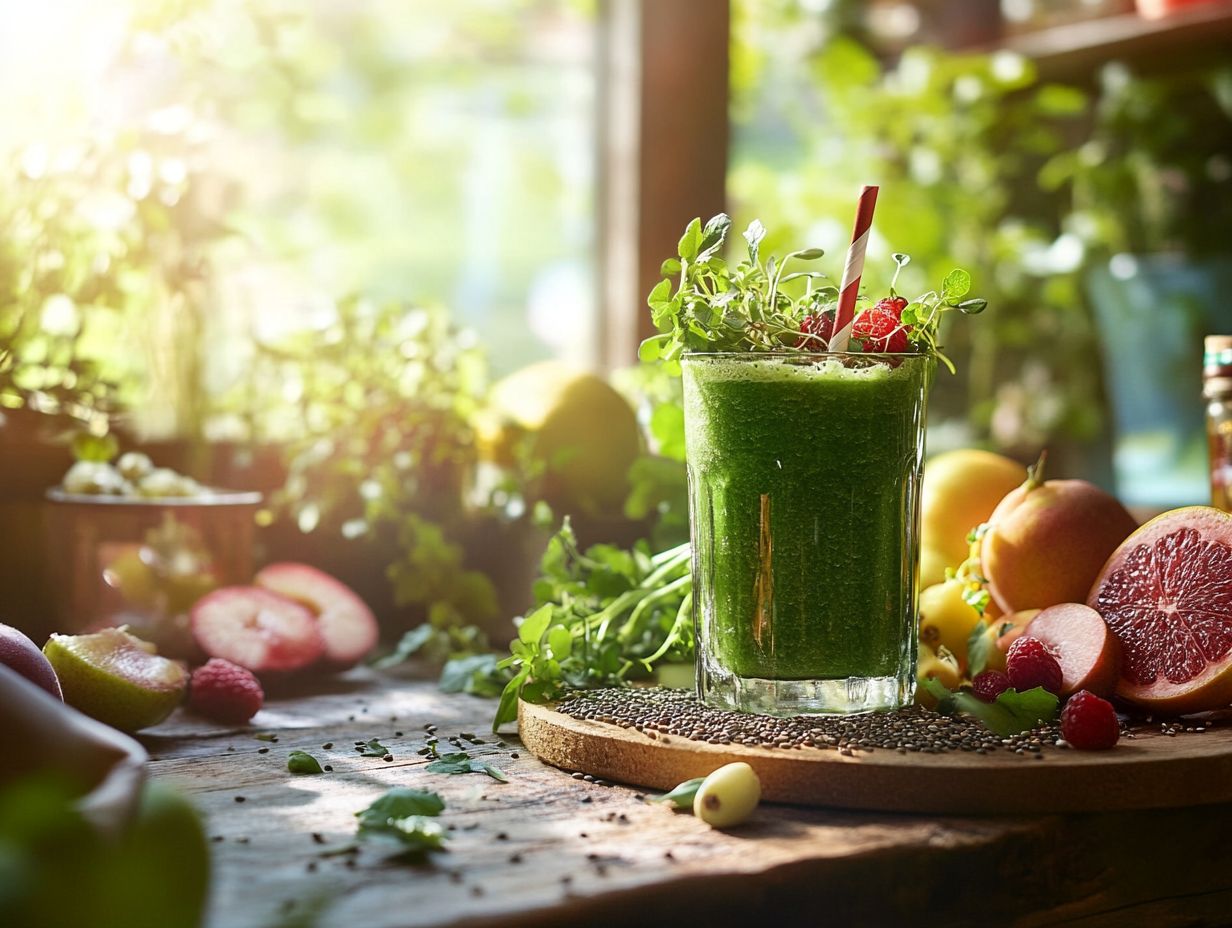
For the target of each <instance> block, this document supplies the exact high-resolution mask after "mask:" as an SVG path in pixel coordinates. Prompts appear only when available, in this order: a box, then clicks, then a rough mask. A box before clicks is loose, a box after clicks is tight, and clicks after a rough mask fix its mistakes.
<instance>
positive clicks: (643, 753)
mask: <svg viewBox="0 0 1232 928" xmlns="http://www.w3.org/2000/svg"><path fill="white" fill-rule="evenodd" d="M518 731H519V734H520V735H521V738H522V741H523V743H524V744H525V745H526V747H527V749H528V750H529V751H531V752H532V753H533V754H534V755H535V756H536V757H538V758H539V759H540V760H542V761H544V762H545V763H548V764H551V765H553V766H555V767H560V768H562V769H565V770H570V771H581V772H582V773H589V774H593V775H594V776H596V777H602V778H603V779H606V780H613V781H615V782H618V783H627V784H630V785H636V786H643V787H647V788H649V789H655V790H668V789H671V788H672V787H674V786H676V784H678V783H681V782H683V781H685V780H688V779H692V778H693V777H700V776H705V775H706V774H708V773H710V771H712V770H714V769H715V768H716V767H720V766H722V765H723V764H728V763H731V762H733V761H741V760H742V761H747V762H748V763H749V764H751V765H752V767H753V769H754V770H756V771H757V775H758V778H759V779H760V780H761V784H762V798H763V799H766V800H768V801H770V802H784V803H791V804H795V805H810V806H829V807H833V808H842V809H864V810H877V811H887V812H929V813H941V814H947V813H954V814H968V815H969V814H1007V815H1008V814H1016V813H1052V812H1103V811H1113V810H1118V809H1151V808H1162V807H1170V806H1190V805H1205V804H1209V803H1219V802H1232V726H1226V725H1220V726H1216V727H1213V728H1209V729H1208V730H1207V731H1205V732H1203V733H1201V734H1197V733H1183V734H1180V735H1176V736H1175V737H1168V736H1165V735H1162V734H1159V733H1157V732H1152V731H1148V732H1141V733H1137V737H1135V738H1134V739H1133V740H1122V741H1121V743H1120V744H1118V745H1117V746H1116V748H1114V749H1113V750H1111V751H1088V752H1083V751H1076V750H1072V749H1056V748H1052V749H1045V756H1044V759H1043V760H1035V759H1033V758H1032V757H1031V756H1029V755H1027V756H1023V755H1017V754H1012V753H1010V752H1008V751H1006V752H1001V753H996V754H986V755H977V754H967V753H961V752H952V753H945V754H915V753H912V754H899V753H898V752H897V751H889V750H877V751H872V752H867V751H857V752H856V754H855V756H852V757H845V756H843V755H840V754H839V753H838V751H835V750H821V749H818V748H795V749H785V750H775V749H767V748H752V747H746V746H743V745H712V744H704V743H701V742H697V741H689V740H688V739H685V738H680V737H675V736H662V735H660V736H658V737H656V738H653V739H652V738H650V737H648V736H647V735H644V734H642V733H641V732H638V731H636V730H634V729H631V728H629V729H626V728H619V727H617V726H615V725H608V724H604V723H601V722H593V721H586V720H580V719H574V718H571V717H569V716H567V715H562V714H561V713H559V712H556V711H555V710H554V709H553V708H552V706H550V705H547V706H539V705H532V704H530V703H525V702H522V703H519V705H518Z"/></svg>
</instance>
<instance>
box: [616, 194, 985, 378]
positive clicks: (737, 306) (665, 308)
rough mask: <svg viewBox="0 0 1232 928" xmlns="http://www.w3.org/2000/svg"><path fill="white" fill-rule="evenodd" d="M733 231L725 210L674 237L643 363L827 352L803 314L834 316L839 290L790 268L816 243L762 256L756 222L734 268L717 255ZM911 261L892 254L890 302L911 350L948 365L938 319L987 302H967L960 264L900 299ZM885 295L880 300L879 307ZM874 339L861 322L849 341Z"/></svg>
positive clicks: (815, 254) (816, 251)
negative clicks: (710, 355) (936, 283)
mask: <svg viewBox="0 0 1232 928" xmlns="http://www.w3.org/2000/svg"><path fill="white" fill-rule="evenodd" d="M730 230H731V219H730V218H729V217H728V216H727V215H726V214H724V213H720V214H719V215H717V216H715V217H714V218H713V219H711V220H710V221H709V222H707V223H706V224H705V225H704V226H703V225H702V223H701V220H700V219H694V220H693V221H692V222H690V223H689V225H688V227H687V228H686V229H685V231H684V235H682V236H681V238H680V243H679V246H678V248H677V251H678V253H679V257H676V258H668V259H667V260H666V261H664V262H663V265H662V266H661V267H660V272H661V273H662V274H663V280H661V281H659V283H658V284H657V285H656V286H655V288H654V289H653V290H651V292H650V295H649V297H647V303H648V304H649V305H650V310H651V313H652V316H653V319H654V324H655V328H657V329H658V330H659V333H660V334H658V335H653V336H651V337H650V338H648V339H646V340H645V341H644V342H642V345H641V348H640V349H639V351H638V356H639V357H640V358H641V359H642V360H643V361H655V360H662V361H666V362H668V363H669V364H672V365H675V364H677V363H678V362H679V360H680V358H681V356H682V355H683V354H685V353H686V352H690V351H784V350H803V351H817V350H824V349H825V345H824V344H822V342H823V339H820V338H818V337H817V336H816V335H815V334H814V332H813V331H812V327H811V326H810V325H808V324H807V323H806V322H805V320H807V319H810V317H812V318H820V317H823V316H825V315H826V314H833V313H834V311H835V309H836V308H837V305H838V288H837V287H835V286H834V285H833V284H829V283H820V282H822V281H825V280H826V275H825V274H824V273H822V272H821V271H817V270H807V269H804V270H794V269H793V270H791V271H788V265H789V264H792V263H793V262H808V261H815V260H816V259H818V258H820V257H821V256H822V254H823V252H822V250H821V249H820V248H802V249H800V250H798V251H793V252H790V253H789V254H787V255H786V256H784V257H783V259H782V260H781V261H780V260H779V259H778V258H776V257H774V256H771V257H769V258H767V259H766V261H765V262H764V263H763V262H762V260H761V254H760V248H761V242H762V239H764V238H765V236H766V229H765V226H763V225H762V224H761V222H760V221H759V220H756V219H755V220H753V221H752V222H751V223H750V224H749V227H748V229H746V230H745V232H744V240H745V244H746V245H747V257H746V258H745V260H742V261H741V262H740V263H739V264H737V265H736V266H735V267H734V268H733V267H732V266H731V264H729V262H728V261H727V260H726V259H725V258H724V257H723V246H724V244H725V243H726V241H727V234H728V232H729V231H730ZM910 260H911V259H910V258H909V257H908V256H907V255H901V254H896V255H894V261H895V264H896V270H895V273H894V278H893V280H891V282H890V287H889V298H888V300H889V301H890V302H891V303H892V304H893V305H894V311H895V312H896V313H898V323H897V328H898V330H899V331H901V332H903V333H904V334H905V335H906V340H905V341H906V343H907V345H908V346H909V350H912V351H917V352H921V353H931V354H935V355H936V356H937V357H939V358H940V359H941V360H942V361H943V362H944V363H945V364H946V366H947V367H949V368H950V370H953V369H954V366H953V364H952V363H950V361H949V359H948V358H946V357H945V356H944V355H943V354H942V353H941V350H940V344H939V342H938V330H939V327H940V324H941V318H942V316H943V315H944V314H945V313H946V312H947V311H949V310H958V311H959V312H962V313H965V314H968V315H974V314H976V313H979V312H982V311H983V310H984V308H985V307H986V306H987V303H986V301H984V300H982V299H975V298H972V299H963V298H964V297H965V296H966V295H967V293H968V291H969V290H970V289H971V275H970V274H968V273H967V272H966V271H964V270H961V269H955V270H953V271H951V272H950V273H949V274H947V275H946V278H945V281H944V282H943V283H942V285H941V287H940V288H939V289H937V290H930V291H928V292H927V293H925V294H922V295H921V296H919V297H917V298H915V299H914V300H906V299H903V298H901V297H899V296H898V294H897V293H896V292H895V291H894V283H895V282H896V281H897V279H898V273H899V271H901V270H902V269H903V268H904V267H905V266H906V265H907V263H908V262H909V261H910ZM860 302H868V299H867V297H863V296H861V297H860ZM885 302H886V301H880V302H878V303H877V304H876V305H877V307H878V308H880V307H881V306H882V305H883V304H884V303H885ZM858 307H859V302H858V303H857V309H858ZM857 323H858V319H857ZM886 335H887V333H885V332H878V340H882V341H883V343H884V339H885V337H886ZM871 341H873V339H871V338H870V339H867V340H862V339H861V338H860V326H859V325H858V324H857V325H856V330H855V332H854V335H853V342H854V344H853V348H855V349H861V350H873V349H872V347H870V344H868V342H871Z"/></svg>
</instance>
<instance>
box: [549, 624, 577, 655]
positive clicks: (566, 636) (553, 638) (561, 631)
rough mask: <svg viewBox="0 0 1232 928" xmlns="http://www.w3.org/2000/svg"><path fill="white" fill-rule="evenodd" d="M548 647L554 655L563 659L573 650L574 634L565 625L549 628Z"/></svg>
mask: <svg viewBox="0 0 1232 928" xmlns="http://www.w3.org/2000/svg"><path fill="white" fill-rule="evenodd" d="M548 647H550V648H551V649H552V656H553V657H554V658H556V659H557V660H558V661H563V660H564V659H565V658H567V657H568V656H569V654H570V652H572V650H573V634H572V633H571V632H570V631H569V629H567V628H565V626H563V625H554V626H552V628H550V629H549V630H548Z"/></svg>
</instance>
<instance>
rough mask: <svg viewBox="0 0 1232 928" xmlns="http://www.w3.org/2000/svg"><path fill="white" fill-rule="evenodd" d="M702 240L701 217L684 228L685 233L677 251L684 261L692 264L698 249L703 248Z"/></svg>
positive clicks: (681, 237)
mask: <svg viewBox="0 0 1232 928" xmlns="http://www.w3.org/2000/svg"><path fill="white" fill-rule="evenodd" d="M701 242H702V221H701V219H700V218H698V219H694V220H693V221H692V222H690V223H689V224H688V225H687V226H686V227H685V230H684V235H682V236H680V242H679V244H678V245H677V246H676V251H677V253H678V254H679V255H680V258H681V260H682V261H687V262H689V263H690V264H691V263H693V260H694V259H695V258H696V257H697V252H698V249H700V248H701Z"/></svg>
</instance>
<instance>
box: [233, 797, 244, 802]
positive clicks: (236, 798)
mask: <svg viewBox="0 0 1232 928" xmlns="http://www.w3.org/2000/svg"><path fill="white" fill-rule="evenodd" d="M235 801H236V802H244V801H245V797H243V796H236V797H235Z"/></svg>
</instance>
